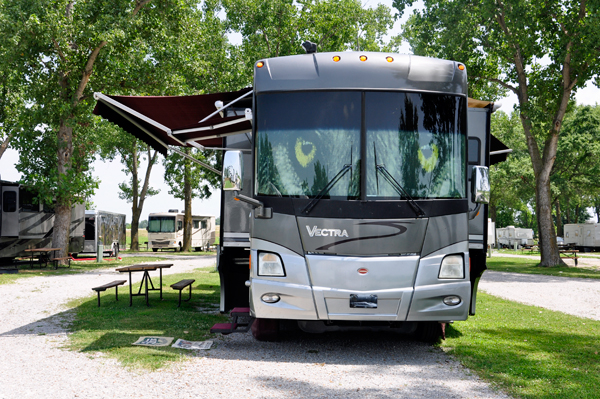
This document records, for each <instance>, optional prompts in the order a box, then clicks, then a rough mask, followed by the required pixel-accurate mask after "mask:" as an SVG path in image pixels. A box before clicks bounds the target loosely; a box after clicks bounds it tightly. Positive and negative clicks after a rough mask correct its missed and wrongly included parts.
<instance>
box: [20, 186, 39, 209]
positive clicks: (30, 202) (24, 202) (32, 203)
mask: <svg viewBox="0 0 600 399" xmlns="http://www.w3.org/2000/svg"><path fill="white" fill-rule="evenodd" d="M19 209H21V210H22V211H25V212H38V211H39V210H40V206H39V204H38V202H37V201H36V200H35V195H34V194H33V193H32V192H31V191H29V190H27V189H26V188H24V187H20V188H19Z"/></svg>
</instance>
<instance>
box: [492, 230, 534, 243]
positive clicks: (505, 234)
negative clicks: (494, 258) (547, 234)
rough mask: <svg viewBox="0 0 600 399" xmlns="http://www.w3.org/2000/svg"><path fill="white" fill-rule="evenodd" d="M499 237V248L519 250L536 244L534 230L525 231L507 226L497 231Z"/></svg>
mask: <svg viewBox="0 0 600 399" xmlns="http://www.w3.org/2000/svg"><path fill="white" fill-rule="evenodd" d="M496 235H497V236H498V247H500V248H514V247H515V244H516V245H517V248H521V247H527V246H531V245H533V244H534V241H533V229H524V228H520V227H515V226H507V227H501V228H497V229H496Z"/></svg>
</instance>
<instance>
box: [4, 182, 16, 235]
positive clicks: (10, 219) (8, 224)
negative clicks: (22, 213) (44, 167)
mask: <svg viewBox="0 0 600 399" xmlns="http://www.w3.org/2000/svg"><path fill="white" fill-rule="evenodd" d="M0 236H2V237H18V236H19V186H7V185H2V227H1V229H0Z"/></svg>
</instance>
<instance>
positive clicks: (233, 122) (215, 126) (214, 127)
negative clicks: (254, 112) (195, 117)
mask: <svg viewBox="0 0 600 399" xmlns="http://www.w3.org/2000/svg"><path fill="white" fill-rule="evenodd" d="M245 121H247V119H246V118H240V119H234V120H232V121H227V122H223V123H218V124H216V125H210V126H204V127H195V128H191V129H183V130H175V131H173V134H183V133H193V132H202V131H205V130H215V129H220V128H222V127H225V126H229V125H235V124H236V123H242V122H245Z"/></svg>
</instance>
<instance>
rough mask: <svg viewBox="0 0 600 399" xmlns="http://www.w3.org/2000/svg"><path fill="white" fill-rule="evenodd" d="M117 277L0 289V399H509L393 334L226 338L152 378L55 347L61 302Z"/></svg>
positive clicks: (194, 263)
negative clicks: (262, 339)
mask: <svg viewBox="0 0 600 399" xmlns="http://www.w3.org/2000/svg"><path fill="white" fill-rule="evenodd" d="M172 261H173V263H174V267H172V268H171V269H166V270H165V274H169V273H181V272H185V271H188V270H192V269H193V268H196V267H201V266H210V265H213V264H214V262H215V258H214V257H196V258H189V257H188V258H186V259H173V260H172ZM117 276H118V275H117V273H116V272H114V271H109V270H102V271H96V272H90V273H84V274H77V275H63V276H40V277H33V278H23V279H20V280H19V281H18V282H17V283H16V284H8V285H1V286H0V320H2V325H1V326H0V353H1V354H2V360H1V361H0V398H1V399H9V398H20V399H21V398H39V397H51V398H76V397H84V398H154V399H155V398H167V397H168V398H230V397H234V396H238V397H243V398H281V397H288V398H335V397H337V398H433V397H440V398H508V397H507V396H506V395H504V394H502V393H497V392H494V391H493V390H492V389H490V387H489V386H488V385H487V384H485V383H483V382H482V381H480V380H479V379H478V378H476V377H474V376H471V375H470V373H469V371H468V370H466V369H464V368H463V367H462V366H461V365H460V364H458V363H457V362H455V361H454V360H452V359H451V358H450V357H448V356H447V355H445V354H444V353H443V352H442V351H441V350H439V349H436V348H432V347H430V346H428V345H425V344H421V343H417V342H411V341H409V340H405V339H403V338H401V337H398V336H396V335H392V334H381V333H379V334H364V333H335V334H331V335H307V334H301V333H294V334H290V335H288V336H286V337H285V339H284V340H283V341H281V342H276V343H267V342H257V341H255V340H253V338H252V336H251V335H250V334H233V335H230V336H226V337H215V343H216V345H215V347H214V348H213V349H211V350H209V351H203V352H200V353H190V360H189V361H185V362H181V363H176V364H173V365H171V367H168V368H166V369H165V370H160V371H156V372H152V373H147V372H141V371H129V370H127V369H124V368H123V367H121V366H120V365H119V364H118V362H117V361H115V360H113V359H110V358H107V357H104V356H103V355H102V353H97V354H93V355H92V354H90V353H85V354H84V353H80V352H73V351H68V350H63V349H60V348H61V346H62V345H63V344H64V343H65V342H66V340H67V333H68V324H69V320H70V319H71V317H72V311H71V310H69V309H66V308H65V307H64V304H65V303H66V302H67V301H69V300H70V299H72V298H75V297H90V299H92V298H93V296H94V295H95V293H93V292H92V291H91V287H93V286H96V285H100V284H104V283H106V282H108V281H111V279H115V278H118V277H117ZM120 276H121V278H122V277H125V276H122V275H120ZM121 291H122V292H123V294H124V293H125V292H126V290H125V289H123V290H121ZM125 298H126V295H123V299H125Z"/></svg>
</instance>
